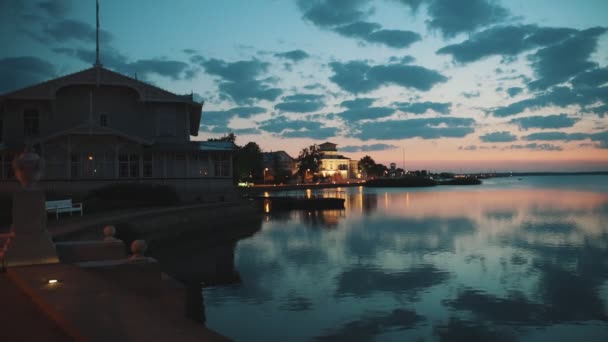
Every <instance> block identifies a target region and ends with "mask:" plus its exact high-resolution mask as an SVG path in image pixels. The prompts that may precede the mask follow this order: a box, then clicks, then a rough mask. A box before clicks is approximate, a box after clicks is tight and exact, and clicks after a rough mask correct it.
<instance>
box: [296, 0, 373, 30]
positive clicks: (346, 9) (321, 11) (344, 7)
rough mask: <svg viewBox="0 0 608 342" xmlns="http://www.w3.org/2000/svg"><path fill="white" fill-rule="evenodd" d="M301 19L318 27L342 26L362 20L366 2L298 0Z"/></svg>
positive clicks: (365, 14)
mask: <svg viewBox="0 0 608 342" xmlns="http://www.w3.org/2000/svg"><path fill="white" fill-rule="evenodd" d="M297 4H298V7H299V8H300V10H301V11H302V13H303V18H304V19H306V20H308V21H310V22H311V23H313V24H315V25H317V26H320V27H332V26H336V25H343V24H348V23H352V22H355V21H357V20H360V19H363V18H365V17H366V16H367V12H366V11H363V10H361V7H362V6H363V5H364V4H366V0H313V1H310V0H298V2H297Z"/></svg>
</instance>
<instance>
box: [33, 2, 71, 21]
mask: <svg viewBox="0 0 608 342" xmlns="http://www.w3.org/2000/svg"><path fill="white" fill-rule="evenodd" d="M70 2H71V1H70V0H52V1H41V2H39V3H38V7H39V8H41V9H42V10H43V11H45V12H46V14H47V15H48V16H50V17H54V18H62V17H64V16H65V15H66V14H67V12H68V11H69V10H70V7H71V3H70Z"/></svg>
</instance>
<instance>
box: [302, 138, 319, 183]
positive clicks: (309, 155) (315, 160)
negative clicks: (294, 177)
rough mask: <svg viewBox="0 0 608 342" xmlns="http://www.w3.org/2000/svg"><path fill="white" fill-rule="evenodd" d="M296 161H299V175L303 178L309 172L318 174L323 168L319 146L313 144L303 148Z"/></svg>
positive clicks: (309, 173)
mask: <svg viewBox="0 0 608 342" xmlns="http://www.w3.org/2000/svg"><path fill="white" fill-rule="evenodd" d="M296 161H297V163H298V175H300V176H301V177H302V178H306V176H307V174H308V175H314V174H316V173H317V172H318V171H319V169H320V168H321V151H320V150H319V146H317V145H311V146H310V147H305V148H303V149H302V151H300V154H299V155H298V158H296Z"/></svg>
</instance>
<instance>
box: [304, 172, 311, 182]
mask: <svg viewBox="0 0 608 342" xmlns="http://www.w3.org/2000/svg"><path fill="white" fill-rule="evenodd" d="M309 172H310V169H306V174H305V175H304V182H305V183H306V179H307V178H308V173H309Z"/></svg>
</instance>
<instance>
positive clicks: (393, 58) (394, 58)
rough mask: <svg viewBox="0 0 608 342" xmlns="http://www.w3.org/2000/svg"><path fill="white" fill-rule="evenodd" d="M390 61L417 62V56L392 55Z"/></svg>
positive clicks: (401, 62)
mask: <svg viewBox="0 0 608 342" xmlns="http://www.w3.org/2000/svg"><path fill="white" fill-rule="evenodd" d="M388 61H389V62H391V63H400V64H409V63H413V62H415V61H416V58H414V57H413V56H410V55H406V56H402V57H397V56H391V58H389V59H388Z"/></svg>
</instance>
